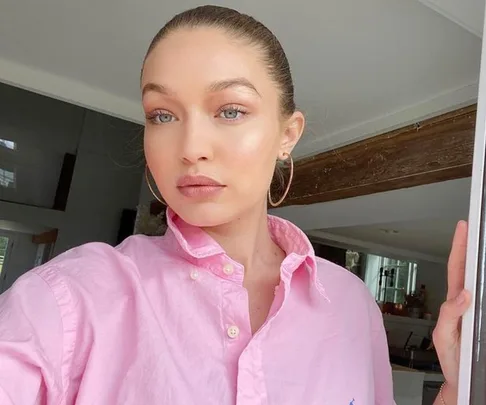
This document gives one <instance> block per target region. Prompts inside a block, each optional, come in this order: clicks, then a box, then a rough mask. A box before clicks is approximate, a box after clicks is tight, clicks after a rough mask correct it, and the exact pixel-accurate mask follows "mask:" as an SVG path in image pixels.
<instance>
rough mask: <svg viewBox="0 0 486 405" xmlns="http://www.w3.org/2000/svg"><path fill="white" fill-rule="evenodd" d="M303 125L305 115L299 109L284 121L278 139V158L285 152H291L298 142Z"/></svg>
mask: <svg viewBox="0 0 486 405" xmlns="http://www.w3.org/2000/svg"><path fill="white" fill-rule="evenodd" d="M304 127H305V117H304V114H302V113H301V112H300V111H295V112H294V113H293V114H292V115H291V116H290V118H288V119H287V120H286V121H285V122H284V128H283V133H282V139H281V141H280V149H279V158H282V157H283V156H284V155H285V154H286V153H288V154H290V153H292V150H293V149H294V147H295V145H297V142H299V139H300V137H301V136H302V133H303V132H304Z"/></svg>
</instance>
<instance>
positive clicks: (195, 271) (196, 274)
mask: <svg viewBox="0 0 486 405" xmlns="http://www.w3.org/2000/svg"><path fill="white" fill-rule="evenodd" d="M191 278H192V279H193V280H197V279H198V278H199V272H198V271H197V270H192V271H191Z"/></svg>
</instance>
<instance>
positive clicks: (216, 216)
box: [171, 202, 242, 228]
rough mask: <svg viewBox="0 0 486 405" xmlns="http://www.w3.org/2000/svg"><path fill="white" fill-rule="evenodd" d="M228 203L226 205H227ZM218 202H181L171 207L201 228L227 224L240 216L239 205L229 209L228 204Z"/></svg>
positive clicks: (190, 222) (189, 222)
mask: <svg viewBox="0 0 486 405" xmlns="http://www.w3.org/2000/svg"><path fill="white" fill-rule="evenodd" d="M225 205H226V207H225ZM225 205H223V204H218V203H214V202H206V203H194V204H179V205H174V207H175V208H174V207H171V208H172V209H173V210H174V212H175V213H176V214H177V215H178V216H179V217H181V218H182V219H183V220H184V222H186V223H188V224H189V225H192V226H197V227H199V228H212V227H217V226H220V225H224V224H227V223H229V222H231V221H234V220H235V219H236V218H238V217H239V215H238V214H239V213H240V212H241V211H242V210H239V209H238V207H235V206H234V205H233V207H232V209H228V208H227V207H228V205H227V204H225Z"/></svg>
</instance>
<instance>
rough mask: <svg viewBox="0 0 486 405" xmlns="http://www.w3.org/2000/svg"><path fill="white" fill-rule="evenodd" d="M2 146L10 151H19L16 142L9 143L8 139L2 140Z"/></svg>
mask: <svg viewBox="0 0 486 405" xmlns="http://www.w3.org/2000/svg"><path fill="white" fill-rule="evenodd" d="M0 146H2V147H4V148H7V149H10V150H15V149H17V144H16V143H15V142H14V141H8V140H6V139H0Z"/></svg>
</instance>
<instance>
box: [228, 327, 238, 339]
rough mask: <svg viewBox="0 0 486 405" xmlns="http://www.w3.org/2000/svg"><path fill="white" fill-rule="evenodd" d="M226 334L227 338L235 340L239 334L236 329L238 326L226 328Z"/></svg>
mask: <svg viewBox="0 0 486 405" xmlns="http://www.w3.org/2000/svg"><path fill="white" fill-rule="evenodd" d="M227 332H228V336H229V337H230V338H231V339H236V338H237V337H238V336H239V334H240V329H239V328H238V326H234V325H233V326H230V327H229V328H228V330H227Z"/></svg>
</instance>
